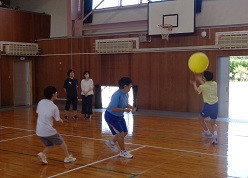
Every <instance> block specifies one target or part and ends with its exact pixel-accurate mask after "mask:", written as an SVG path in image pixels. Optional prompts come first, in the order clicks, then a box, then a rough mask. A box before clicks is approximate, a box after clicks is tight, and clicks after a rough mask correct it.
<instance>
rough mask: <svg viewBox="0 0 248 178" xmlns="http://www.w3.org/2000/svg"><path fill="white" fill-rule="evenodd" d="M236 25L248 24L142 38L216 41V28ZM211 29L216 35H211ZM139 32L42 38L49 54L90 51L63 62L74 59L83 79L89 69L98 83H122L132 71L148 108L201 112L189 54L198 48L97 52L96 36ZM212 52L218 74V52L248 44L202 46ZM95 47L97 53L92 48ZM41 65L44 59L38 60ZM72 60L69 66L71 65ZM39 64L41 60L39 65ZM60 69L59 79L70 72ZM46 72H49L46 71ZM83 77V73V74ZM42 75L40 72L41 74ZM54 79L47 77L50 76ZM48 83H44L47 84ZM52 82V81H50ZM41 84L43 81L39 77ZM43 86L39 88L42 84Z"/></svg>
mask: <svg viewBox="0 0 248 178" xmlns="http://www.w3.org/2000/svg"><path fill="white" fill-rule="evenodd" d="M232 30H237V31H238V30H248V28H247V27H232V28H215V29H206V31H207V33H208V37H207V38H202V37H201V36H200V33H201V31H202V30H197V31H196V33H194V34H186V35H174V36H171V38H170V40H169V41H168V42H167V41H164V40H161V37H159V36H155V37H152V41H151V42H150V43H140V47H141V48H159V47H166V46H173V47H179V46H183V47H184V46H205V45H214V43H215V32H219V31H232ZM209 33H210V35H209ZM135 36H137V35H116V36H112V37H110V36H101V37H84V38H73V39H70V38H69V39H59V40H58V39H57V40H43V41H40V42H39V44H41V46H42V49H45V50H44V51H43V52H44V54H59V53H61V54H67V53H68V52H71V51H72V52H73V53H84V54H80V55H73V57H72V59H73V60H71V59H70V55H68V57H63V60H67V63H65V62H63V63H62V65H63V68H64V72H62V73H65V72H66V71H67V69H68V66H70V64H71V65H72V67H73V68H74V70H75V71H76V77H77V78H78V80H81V79H82V73H83V71H84V70H89V71H90V72H91V77H92V78H93V80H94V83H95V84H100V85H117V82H118V80H119V79H120V77H122V76H130V77H131V78H132V80H133V85H138V87H139V92H138V106H139V108H142V109H158V110H167V111H179V112H199V111H200V109H201V107H202V97H201V95H198V94H197V93H196V92H195V91H194V90H193V87H192V85H190V80H192V79H194V75H193V74H192V72H191V71H190V70H189V69H188V64H187V62H188V59H189V57H190V55H191V54H193V53H195V52H196V51H197V50H192V51H171V52H157V53H155V52H143V53H134V54H111V55H110V54H104V55H97V54H94V48H93V46H94V42H95V40H96V39H105V38H125V37H135ZM202 52H204V53H206V54H207V55H208V57H209V60H210V65H209V70H211V71H213V72H214V74H215V79H216V70H217V68H216V62H217V57H218V56H230V55H248V50H229V51H222V50H209V51H202ZM88 53H91V54H88ZM43 58H44V59H45V62H44V64H43V66H44V67H45V66H46V65H50V63H49V62H50V61H48V60H46V59H48V58H51V57H46V56H44V57H41V59H39V60H42V59H43ZM38 65H39V64H38ZM65 65H66V66H65ZM38 68H39V66H37V69H38ZM62 73H60V75H59V76H57V77H58V78H57V80H61V81H64V78H63V77H62V76H64V75H65V74H62ZM44 75H46V73H44ZM80 77H81V78H80ZM37 79H39V77H38V78H37ZM49 80H51V78H49V77H46V79H44V81H43V83H44V82H47V81H49ZM43 83H42V85H44V84H43ZM47 83H48V82H47ZM36 85H37V86H40V85H41V84H40V82H39V81H37V83H36ZM38 90H39V89H38Z"/></svg>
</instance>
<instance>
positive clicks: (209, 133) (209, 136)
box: [202, 132, 213, 138]
mask: <svg viewBox="0 0 248 178" xmlns="http://www.w3.org/2000/svg"><path fill="white" fill-rule="evenodd" d="M202 136H203V137H205V138H213V134H212V133H211V132H202Z"/></svg>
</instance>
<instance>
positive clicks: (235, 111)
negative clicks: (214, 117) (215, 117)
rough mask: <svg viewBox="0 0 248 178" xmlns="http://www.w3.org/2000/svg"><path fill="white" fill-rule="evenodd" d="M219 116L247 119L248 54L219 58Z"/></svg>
mask: <svg viewBox="0 0 248 178" xmlns="http://www.w3.org/2000/svg"><path fill="white" fill-rule="evenodd" d="M217 68H218V72H217V82H218V97H219V117H224V118H230V119H233V120H245V119H246V120H247V115H248V110H247V107H246V101H247V100H248V92H247V88H248V56H228V57H219V58H218V59H217Z"/></svg>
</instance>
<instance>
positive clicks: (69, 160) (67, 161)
mask: <svg viewBox="0 0 248 178" xmlns="http://www.w3.org/2000/svg"><path fill="white" fill-rule="evenodd" d="M74 161H76V158H73V156H72V155H70V156H69V157H66V158H65V159H64V162H65V163H71V162H74Z"/></svg>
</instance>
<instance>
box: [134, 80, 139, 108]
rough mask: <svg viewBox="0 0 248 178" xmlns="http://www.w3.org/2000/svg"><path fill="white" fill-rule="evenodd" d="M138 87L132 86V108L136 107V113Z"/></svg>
mask: <svg viewBox="0 0 248 178" xmlns="http://www.w3.org/2000/svg"><path fill="white" fill-rule="evenodd" d="M137 97H138V86H137V85H133V106H134V107H136V109H137V111H138V100H137Z"/></svg>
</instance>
